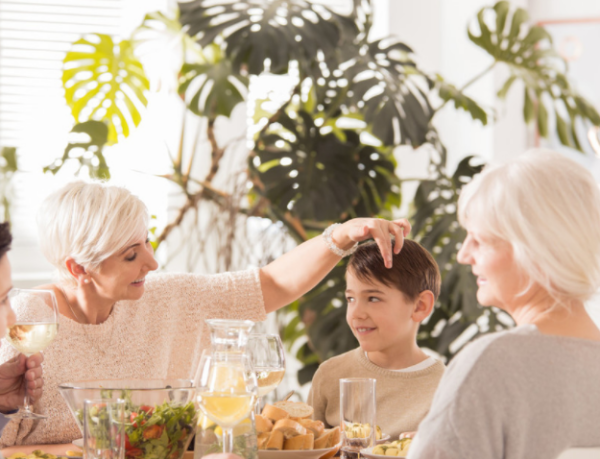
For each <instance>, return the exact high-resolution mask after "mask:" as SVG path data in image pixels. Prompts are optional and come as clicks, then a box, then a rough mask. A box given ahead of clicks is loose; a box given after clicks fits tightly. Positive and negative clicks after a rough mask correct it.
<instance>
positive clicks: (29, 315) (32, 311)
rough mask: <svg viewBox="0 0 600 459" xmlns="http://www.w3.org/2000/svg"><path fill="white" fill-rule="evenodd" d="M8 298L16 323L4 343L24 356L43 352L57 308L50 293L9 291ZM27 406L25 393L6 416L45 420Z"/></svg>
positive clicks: (51, 335)
mask: <svg viewBox="0 0 600 459" xmlns="http://www.w3.org/2000/svg"><path fill="white" fill-rule="evenodd" d="M9 299H10V302H11V306H12V307H13V310H14V311H15V314H16V321H15V324H14V325H12V326H11V327H9V328H8V330H7V332H6V340H7V341H8V342H9V343H10V344H11V346H12V347H14V348H15V349H16V350H17V351H19V352H21V353H22V354H24V355H25V356H26V357H30V356H32V355H33V354H36V353H38V352H40V351H42V350H44V349H45V348H46V347H47V346H48V345H49V344H50V343H51V342H52V340H53V339H54V338H55V337H56V334H57V333H58V306H57V303H56V297H55V296H54V293H53V292H52V291H50V290H23V289H13V290H12V291H11V292H10V294H9ZM29 403H30V401H29V394H28V393H27V391H26V392H25V399H24V403H23V408H22V409H21V410H19V412H17V413H15V414H12V415H8V416H7V417H10V418H12V419H46V416H43V415H40V414H35V413H33V412H32V411H31V408H30V406H29Z"/></svg>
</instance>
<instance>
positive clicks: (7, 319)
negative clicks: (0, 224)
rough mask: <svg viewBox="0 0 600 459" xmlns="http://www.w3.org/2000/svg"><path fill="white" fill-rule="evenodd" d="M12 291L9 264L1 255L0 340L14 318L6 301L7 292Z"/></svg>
mask: <svg viewBox="0 0 600 459" xmlns="http://www.w3.org/2000/svg"><path fill="white" fill-rule="evenodd" d="M11 289H12V281H11V274H10V262H9V261H8V256H7V255H3V256H2V258H0V338H2V337H3V336H4V334H5V333H6V329H7V328H8V327H10V326H12V325H14V323H15V320H16V317H15V313H14V312H13V310H12V309H11V308H10V302H9V301H8V292H10V290H11Z"/></svg>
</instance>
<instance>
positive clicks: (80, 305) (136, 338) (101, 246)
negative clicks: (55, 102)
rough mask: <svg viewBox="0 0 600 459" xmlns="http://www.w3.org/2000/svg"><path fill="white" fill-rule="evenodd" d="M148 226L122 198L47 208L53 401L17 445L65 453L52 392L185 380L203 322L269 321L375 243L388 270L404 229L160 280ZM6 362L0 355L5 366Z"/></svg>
mask: <svg viewBox="0 0 600 459" xmlns="http://www.w3.org/2000/svg"><path fill="white" fill-rule="evenodd" d="M147 228H148V214H147V211H146V208H145V206H144V205H143V204H142V202H141V201H140V200H139V199H138V198H136V197H135V196H133V195H131V194H130V193H129V192H128V191H127V190H125V189H123V188H118V187H111V186H103V185H99V184H85V183H82V182H75V183H71V184H69V185H67V186H66V187H64V188H62V189H61V190H59V191H57V192H56V193H54V194H53V195H51V196H50V197H48V198H47V199H46V201H45V202H44V203H43V205H42V213H41V215H40V219H39V232H40V238H41V246H42V250H43V251H44V254H45V256H46V258H47V259H48V260H49V261H50V262H51V263H52V264H53V265H54V266H55V267H56V268H57V270H58V274H59V281H58V282H57V283H56V284H51V285H47V286H44V288H48V289H52V290H54V292H55V293H56V296H57V298H58V307H59V311H60V314H61V315H60V333H59V334H58V336H57V338H56V339H55V340H54V341H53V342H52V344H51V345H50V346H49V347H48V348H47V349H46V350H45V351H44V355H45V360H46V364H45V375H46V383H47V386H48V387H49V389H47V391H46V393H45V394H44V396H43V397H42V399H41V400H40V401H39V403H38V404H37V405H36V406H35V410H36V411H37V412H40V413H43V414H47V415H48V417H49V420H48V421H46V422H39V423H31V422H28V421H25V422H21V423H18V422H14V423H11V425H9V426H8V427H7V428H6V429H5V431H4V433H3V435H2V439H1V444H2V445H3V446H7V445H13V444H36V443H67V442H71V441H72V440H74V439H76V438H79V437H80V436H81V433H80V431H79V429H78V428H77V426H76V424H75V422H74V420H73V419H72V418H71V415H70V414H69V412H68V409H67V406H66V404H65V403H64V402H63V400H62V399H61V396H60V395H59V393H58V390H57V385H58V384H60V383H62V382H67V381H70V380H78V379H100V378H104V379H105V378H167V377H168V378H190V377H191V376H192V375H194V373H195V370H196V368H195V366H196V365H197V363H198V361H199V358H200V355H201V353H202V350H203V349H205V348H206V347H207V346H208V345H209V336H208V333H207V329H206V326H205V324H204V321H205V319H207V318H229V319H249V320H253V321H261V320H265V318H266V313H268V312H272V311H275V310H277V309H279V308H281V307H283V306H285V305H286V304H289V303H291V302H292V301H294V300H295V299H297V298H298V297H300V296H301V295H302V294H304V293H305V292H307V291H308V290H310V289H311V288H312V287H314V286H315V285H316V284H317V283H318V282H319V281H320V280H321V279H322V278H323V277H324V276H325V275H326V274H327V273H328V272H329V271H330V270H331V269H332V268H333V267H334V266H335V265H336V264H337V263H338V262H339V260H340V258H341V256H343V255H345V254H347V253H349V252H351V248H352V247H354V246H355V245H356V243H357V242H358V241H362V240H364V239H367V238H374V239H375V240H376V241H377V242H378V243H379V246H380V248H381V251H382V253H383V254H384V259H385V260H386V263H387V265H388V266H391V258H392V245H391V237H392V236H394V237H396V241H398V243H397V244H396V245H395V246H394V248H393V250H394V251H395V252H396V253H398V252H399V251H400V249H401V246H402V241H403V237H404V235H405V234H407V233H408V231H409V230H410V225H409V223H408V222H407V221H406V220H400V221H396V222H388V221H386V220H381V219H355V220H351V221H349V222H346V223H344V224H343V225H339V226H335V227H333V228H330V229H329V230H328V231H326V232H325V237H324V238H314V239H312V240H310V241H308V242H305V243H304V244H301V245H300V246H298V247H297V248H295V249H294V250H292V251H290V252H289V253H287V254H285V255H284V256H282V257H281V258H279V259H277V260H275V261H274V262H272V263H270V264H269V265H267V266H265V267H264V268H261V269H251V270H247V271H241V272H236V273H225V274H218V275H213V276H206V275H196V274H161V275H156V276H149V277H146V276H147V274H148V273H149V272H151V271H154V270H155V269H157V267H158V264H157V263H156V260H155V259H154V255H153V251H152V247H151V246H150V244H149V242H148V238H147ZM11 356H12V352H11V350H10V349H9V348H2V349H0V361H3V360H7V359H8V358H10V357H11Z"/></svg>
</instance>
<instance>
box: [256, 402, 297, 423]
mask: <svg viewBox="0 0 600 459" xmlns="http://www.w3.org/2000/svg"><path fill="white" fill-rule="evenodd" d="M262 415H263V416H264V417H266V418H267V419H270V420H271V421H273V422H276V421H279V420H280V419H287V418H289V417H290V414H289V413H288V412H287V411H286V410H284V409H283V408H281V407H276V406H273V405H265V407H264V408H263V410H262Z"/></svg>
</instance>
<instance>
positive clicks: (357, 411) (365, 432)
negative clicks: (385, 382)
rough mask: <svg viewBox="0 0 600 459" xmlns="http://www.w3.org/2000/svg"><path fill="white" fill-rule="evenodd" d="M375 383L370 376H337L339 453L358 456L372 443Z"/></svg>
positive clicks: (373, 437) (373, 443) (346, 455)
mask: <svg viewBox="0 0 600 459" xmlns="http://www.w3.org/2000/svg"><path fill="white" fill-rule="evenodd" d="M375 383H376V380H375V379H372V378H347V379H340V422H341V426H340V428H341V431H342V448H341V449H342V457H349V458H354V457H358V453H359V451H360V450H361V449H363V448H368V447H370V446H374V445H375V418H376V406H375Z"/></svg>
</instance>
